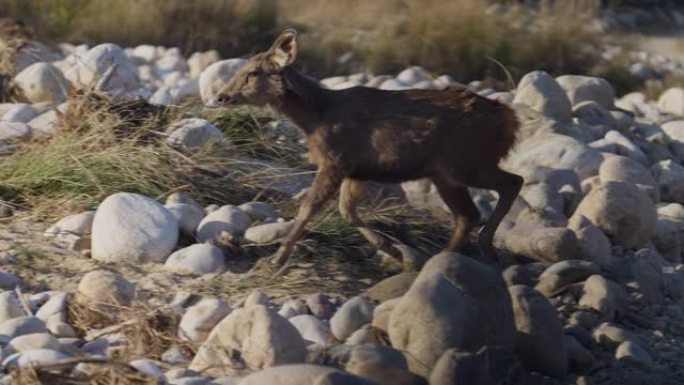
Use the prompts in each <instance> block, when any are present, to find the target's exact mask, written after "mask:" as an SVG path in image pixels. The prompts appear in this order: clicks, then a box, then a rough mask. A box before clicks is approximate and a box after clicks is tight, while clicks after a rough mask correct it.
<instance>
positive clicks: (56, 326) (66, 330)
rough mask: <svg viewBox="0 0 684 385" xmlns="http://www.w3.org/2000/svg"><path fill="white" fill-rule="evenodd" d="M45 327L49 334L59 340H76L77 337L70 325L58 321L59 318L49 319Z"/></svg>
mask: <svg viewBox="0 0 684 385" xmlns="http://www.w3.org/2000/svg"><path fill="white" fill-rule="evenodd" d="M46 326H47V329H48V330H49V331H50V333H52V335H53V336H56V337H59V338H76V337H78V335H77V334H76V331H75V330H74V328H72V327H71V325H69V324H68V323H66V322H62V321H60V320H59V318H56V317H50V319H49V320H48V322H47V324H46Z"/></svg>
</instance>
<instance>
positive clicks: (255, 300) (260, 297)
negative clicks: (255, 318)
mask: <svg viewBox="0 0 684 385" xmlns="http://www.w3.org/2000/svg"><path fill="white" fill-rule="evenodd" d="M257 305H261V306H266V307H271V299H270V298H269V297H268V295H266V294H265V293H264V292H262V291H260V290H254V291H252V292H251V293H249V295H248V296H247V298H245V303H244V306H245V307H249V306H257Z"/></svg>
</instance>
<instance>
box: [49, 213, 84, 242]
mask: <svg viewBox="0 0 684 385" xmlns="http://www.w3.org/2000/svg"><path fill="white" fill-rule="evenodd" d="M94 219H95V211H85V212H82V213H80V214H74V215H69V216H67V217H64V218H62V219H60V220H59V221H57V223H55V224H54V225H52V226H50V227H48V229H47V230H45V232H44V233H43V235H44V236H46V237H49V238H55V239H56V240H58V241H60V242H64V243H67V244H68V243H71V242H73V241H74V240H78V239H80V238H82V237H90V232H91V230H92V227H93V220H94Z"/></svg>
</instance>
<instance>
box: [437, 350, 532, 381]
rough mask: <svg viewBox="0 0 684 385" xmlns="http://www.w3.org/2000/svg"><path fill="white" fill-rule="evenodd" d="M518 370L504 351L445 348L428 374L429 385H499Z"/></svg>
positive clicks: (513, 375) (508, 352) (517, 372)
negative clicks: (460, 350) (470, 351)
mask: <svg viewBox="0 0 684 385" xmlns="http://www.w3.org/2000/svg"><path fill="white" fill-rule="evenodd" d="M521 370H522V368H521V366H520V363H519V362H518V360H517V359H516V357H515V355H514V354H513V353H512V352H511V351H509V350H506V349H501V348H498V347H490V346H485V347H484V348H482V349H481V350H480V351H479V352H478V353H477V354H471V353H467V352H459V351H457V350H455V349H449V350H447V351H445V352H444V354H443V355H442V357H440V359H439V361H437V364H436V365H435V367H434V368H433V369H432V373H430V385H455V384H467V385H494V384H496V385H501V384H505V383H506V382H507V381H508V380H509V379H511V378H515V377H517V375H518V374H519V372H520V371H521Z"/></svg>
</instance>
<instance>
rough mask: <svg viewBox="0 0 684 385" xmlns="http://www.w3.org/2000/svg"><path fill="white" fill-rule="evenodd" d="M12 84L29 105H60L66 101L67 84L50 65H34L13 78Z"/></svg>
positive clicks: (62, 76)
mask: <svg viewBox="0 0 684 385" xmlns="http://www.w3.org/2000/svg"><path fill="white" fill-rule="evenodd" d="M14 83H15V84H16V85H17V86H18V87H19V89H20V90H21V93H22V94H23V96H24V97H25V98H26V100H28V101H29V102H31V103H41V102H48V103H61V102H63V101H64V100H66V97H67V94H68V92H69V82H67V80H66V78H65V77H64V74H63V73H62V71H60V70H58V69H57V68H55V66H53V65H52V64H50V63H35V64H32V65H30V66H29V67H27V68H26V69H25V70H23V71H21V72H20V73H19V74H17V76H15V77H14Z"/></svg>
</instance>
